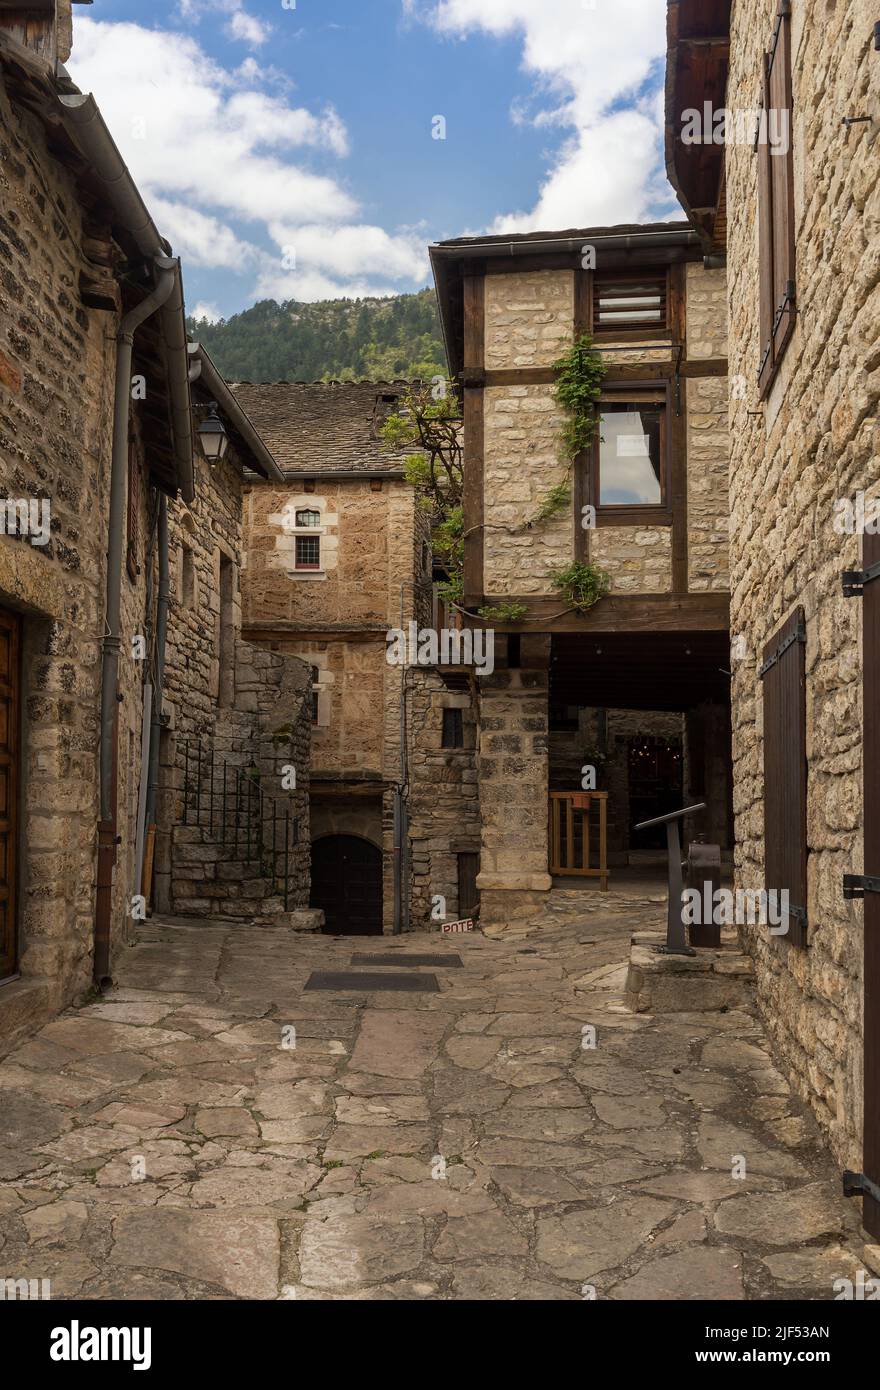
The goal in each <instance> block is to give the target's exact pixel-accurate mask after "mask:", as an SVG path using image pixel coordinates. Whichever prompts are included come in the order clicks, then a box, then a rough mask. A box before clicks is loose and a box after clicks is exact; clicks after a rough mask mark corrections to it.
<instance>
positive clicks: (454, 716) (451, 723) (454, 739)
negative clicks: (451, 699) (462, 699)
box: [443, 709, 464, 748]
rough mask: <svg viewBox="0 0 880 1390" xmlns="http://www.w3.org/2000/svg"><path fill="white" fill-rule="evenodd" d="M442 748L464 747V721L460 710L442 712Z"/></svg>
mask: <svg viewBox="0 0 880 1390" xmlns="http://www.w3.org/2000/svg"><path fill="white" fill-rule="evenodd" d="M443 747H444V748H463V747H464V719H463V716H462V712H461V710H460V709H445V710H444V711H443Z"/></svg>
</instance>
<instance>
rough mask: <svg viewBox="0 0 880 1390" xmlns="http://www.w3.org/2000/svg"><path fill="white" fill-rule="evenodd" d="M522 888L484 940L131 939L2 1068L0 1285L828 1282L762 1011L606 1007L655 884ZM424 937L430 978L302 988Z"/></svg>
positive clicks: (477, 1295) (706, 1291) (441, 1286)
mask: <svg viewBox="0 0 880 1390" xmlns="http://www.w3.org/2000/svg"><path fill="white" fill-rule="evenodd" d="M550 905H551V906H550V911H549V912H548V915H547V916H545V917H544V918H542V919H541V921H540V922H535V923H533V924H531V925H530V927H529V929H523V931H522V932H521V933H517V934H515V935H511V934H509V933H508V934H507V935H505V936H504V937H503V938H497V939H491V938H488V937H484V936H482V935H479V934H477V935H474V936H469V937H457V938H453V939H451V940H450V939H449V938H444V937H439V936H430V937H428V936H425V935H419V936H414V937H412V938H410V939H407V940H405V941H400V940H399V939H394V940H391V941H389V940H388V939H385V940H383V939H381V938H372V939H366V940H364V939H360V940H355V939H353V938H348V939H342V938H335V939H334V938H329V937H321V936H312V937H308V936H305V937H304V936H299V937H297V936H294V935H292V934H291V933H289V932H284V931H280V930H277V929H267V928H258V927H242V926H232V925H222V926H221V925H215V926H205V927H194V926H176V925H171V924H168V925H161V924H158V923H154V924H152V925H151V926H150V927H149V928H148V929H147V931H146V932H145V934H144V939H143V942H142V944H140V945H138V946H136V947H134V948H132V949H131V951H130V952H129V954H128V955H127V957H126V960H125V966H124V970H123V972H122V978H121V980H120V983H119V986H118V987H117V988H116V989H115V990H114V991H113V993H112V994H111V996H110V997H108V998H107V999H106V1000H105V1001H102V1002H99V1003H93V1004H90V1005H88V1006H87V1007H85V1008H82V1009H78V1010H77V1009H69V1010H68V1011H67V1012H66V1013H65V1014H63V1015H62V1016H61V1017H60V1018H59V1019H57V1020H56V1021H55V1022H53V1023H51V1024H49V1025H48V1027H45V1028H44V1029H43V1030H42V1031H41V1032H40V1033H39V1034H38V1035H37V1036H36V1037H34V1038H32V1039H31V1040H30V1041H28V1042H27V1043H25V1044H24V1045H23V1046H21V1047H19V1048H18V1050H17V1051H15V1052H13V1053H12V1054H11V1055H10V1056H9V1057H7V1058H6V1060H5V1061H4V1062H3V1063H2V1064H0V1087H2V1130H0V1175H2V1179H3V1182H2V1185H0V1213H2V1215H0V1248H2V1249H0V1263H2V1270H0V1273H2V1274H3V1275H4V1276H6V1277H11V1276H13V1275H14V1276H15V1277H18V1278H30V1279H50V1280H51V1291H52V1297H53V1299H64V1298H68V1297H85V1298H96V1299H97V1298H114V1297H117V1298H119V1297H121V1298H128V1299H135V1298H149V1299H157V1298H158V1299H168V1298H171V1299H181V1298H189V1299H193V1298H200V1299H203V1298H209V1299H224V1298H230V1297H232V1298H249V1299H277V1298H284V1297H287V1298H291V1297H296V1298H308V1299H330V1298H354V1299H372V1298H378V1299H394V1298H404V1299H503V1300H508V1299H520V1300H522V1299H526V1300H555V1299H580V1298H583V1297H585V1296H587V1297H589V1296H591V1294H590V1289H589V1288H588V1289H587V1290H586V1291H584V1287H583V1286H585V1285H587V1286H592V1287H593V1288H594V1289H595V1292H596V1296H597V1297H599V1298H612V1299H641V1298H661V1299H663V1298H665V1299H695V1298H712V1299H743V1298H746V1299H764V1298H770V1297H797V1298H810V1299H830V1298H833V1297H834V1294H833V1291H832V1284H833V1281H834V1280H835V1278H838V1277H849V1278H854V1277H855V1270H856V1269H857V1268H858V1266H859V1260H858V1250H859V1245H858V1241H857V1238H856V1224H857V1223H856V1222H855V1220H854V1217H853V1213H852V1210H851V1209H850V1208H849V1207H848V1205H847V1204H846V1203H845V1202H844V1201H843V1199H842V1198H840V1197H839V1195H838V1194H839V1187H840V1181H839V1175H838V1174H837V1172H836V1170H835V1169H834V1168H833V1167H832V1165H831V1162H830V1160H829V1158H828V1156H827V1154H826V1153H825V1152H824V1151H823V1149H822V1148H821V1146H820V1145H819V1144H818V1142H817V1138H816V1134H815V1131H814V1127H813V1124H812V1121H811V1119H810V1117H809V1116H808V1115H806V1114H805V1112H804V1109H803V1107H802V1106H801V1105H800V1104H799V1103H798V1102H797V1101H796V1100H794V1099H793V1098H792V1097H791V1095H790V1094H789V1090H788V1087H787V1085H786V1083H785V1081H784V1080H783V1078H782V1077H781V1076H780V1074H779V1072H778V1071H777V1070H776V1069H775V1068H774V1067H773V1065H772V1063H771V1061H770V1058H769V1056H768V1053H767V1050H766V1047H765V1044H764V1041H763V1036H762V1032H761V1028H760V1025H759V1024H758V1023H757V1022H756V1020H755V1019H754V1018H753V1017H752V1016H750V1015H749V1014H748V1013H743V1012H738V1011H737V1010H735V1009H731V1010H729V1011H727V1012H726V1013H722V1014H717V1013H713V1014H705V1015H701V1014H676V1015H665V1016H663V1017H662V1018H657V1019H652V1018H651V1017H649V1016H646V1015H634V1014H632V1013H630V1012H628V1011H627V1010H626V1009H625V1008H624V1007H623V1005H622V1003H621V997H622V987H623V981H624V976H625V961H626V959H627V957H628V949H629V938H630V935H631V933H632V931H633V930H635V929H644V928H646V927H649V926H655V925H656V921H657V917H658V914H659V913H661V912H662V908H661V907H660V906H659V904H658V903H657V902H656V900H655V901H653V902H651V901H649V900H648V899H638V898H630V899H626V898H624V897H622V896H618V895H614V894H609V895H602V896H600V895H598V894H596V895H587V894H577V893H565V892H555V893H554V894H552V895H551V899H550ZM429 950H430V951H434V952H440V953H442V954H444V955H448V956H449V958H450V965H449V967H448V968H446V967H444V968H442V969H438V970H437V971H436V974H437V977H438V980H439V982H440V993H437V994H429V993H404V994H400V993H390V992H382V991H376V992H375V993H372V992H371V993H368V994H350V993H323V992H313V991H309V992H306V993H303V985H304V983H305V981H306V979H307V978H308V976H309V974H310V973H311V971H312V970H314V969H326V968H332V969H350V968H353V967H352V966H351V964H350V962H351V957H352V955H353V954H358V953H361V954H362V953H367V952H376V953H381V954H383V955H387V954H391V953H393V954H394V955H396V956H399V957H400V958H405V957H406V956H408V955H411V954H417V953H424V952H425V951H429ZM456 956H460V957H461V960H462V961H463V968H457V967H455V966H454V965H453V964H452V961H453V959H454V957H456ZM368 968H369V967H368ZM386 968H387V967H386ZM291 1026H292V1027H293V1028H295V1038H294V1036H293V1034H292V1033H291V1032H290V1028H291ZM585 1027H586V1028H587V1030H588V1031H587V1033H586V1034H585V1033H584V1031H583V1030H584V1028H585ZM591 1028H595V1030H596V1046H595V1047H591V1046H589V1043H590V1042H591V1034H590V1032H589V1029H591ZM285 1030H287V1031H286V1032H285ZM294 1041H295V1046H294V1047H291V1046H289V1045H286V1044H289V1043H291V1042H294ZM585 1044H587V1045H586V1046H585ZM440 1156H442V1160H443V1162H441V1157H440ZM444 1162H445V1169H444ZM743 1163H744V1167H745V1176H744V1177H741V1178H737V1177H732V1176H731V1173H732V1171H738V1169H737V1165H738V1164H739V1167H740V1169H741V1167H742V1165H743Z"/></svg>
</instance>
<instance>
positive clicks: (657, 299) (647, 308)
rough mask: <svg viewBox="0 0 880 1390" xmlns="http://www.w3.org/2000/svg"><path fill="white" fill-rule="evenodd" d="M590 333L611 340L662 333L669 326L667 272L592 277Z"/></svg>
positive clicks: (665, 331) (610, 272)
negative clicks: (649, 333) (646, 333)
mask: <svg viewBox="0 0 880 1390" xmlns="http://www.w3.org/2000/svg"><path fill="white" fill-rule="evenodd" d="M591 310H592V332H593V333H594V334H595V333H605V334H609V335H612V336H614V337H619V336H620V335H621V334H622V335H623V336H624V337H626V336H628V335H629V336H636V337H644V335H645V331H646V330H652V331H654V332H656V333H659V334H665V333H667V331H668V326H669V292H668V285H667V278H666V272H665V271H662V272H660V273H659V274H658V273H656V272H655V273H653V274H652V273H651V272H650V271H649V272H648V273H647V274H645V275H639V274H635V273H626V272H615V271H609V272H607V273H606V272H603V273H601V274H599V273H594V274H593V292H592V306H591Z"/></svg>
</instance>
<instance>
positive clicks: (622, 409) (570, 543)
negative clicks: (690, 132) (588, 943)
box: [431, 222, 730, 922]
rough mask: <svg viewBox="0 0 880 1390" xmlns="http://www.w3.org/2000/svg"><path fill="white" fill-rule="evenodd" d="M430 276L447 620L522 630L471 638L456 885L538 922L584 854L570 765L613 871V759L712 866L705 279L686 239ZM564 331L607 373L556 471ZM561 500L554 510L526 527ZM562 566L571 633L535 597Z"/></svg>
mask: <svg viewBox="0 0 880 1390" xmlns="http://www.w3.org/2000/svg"><path fill="white" fill-rule="evenodd" d="M431 256H432V263H433V267H434V274H435V279H436V283H437V290H438V295H439V302H440V310H441V317H442V323H443V331H444V336H445V341H446V348H447V353H448V357H449V363H450V372H451V374H452V375H453V376H454V377H457V378H458V379H459V380H460V381H461V383H462V390H463V411H464V451H465V484H464V529H465V536H466V540H465V559H464V589H465V604H466V607H467V609H468V611H469V612H470V613H472V614H477V613H478V610H479V609H480V608H483V607H488V608H489V610H490V612H491V611H494V612H496V613H498V614H501V615H503V614H504V612H505V611H506V610H505V605H506V606H507V610H508V611H509V607H510V606H511V605H517V606H518V610H519V612H520V614H521V615H522V616H521V617H520V618H519V619H518V620H516V621H507V622H505V621H503V620H501V618H496V619H492V620H491V622H492V626H493V627H494V629H495V630H496V631H497V634H498V636H497V638H496V656H495V668H496V669H495V671H494V674H493V675H491V676H488V677H484V678H482V679H479V680H478V681H477V685H478V688H479V716H478V718H479V731H480V732H479V754H478V775H479V799H480V816H481V866H480V876H479V880H478V885H479V888H480V895H481V904H482V917H483V920H486V921H490V922H493V921H494V922H505V921H511V920H515V919H516V917H517V916H519V915H521V914H522V913H524V912H527V911H529V910H532V909H536V908H539V906H540V902H541V899H542V896H543V894H544V893H545V892H546V891H547V890H548V889H549V887H550V885H551V871H552V872H554V873H561V874H564V873H565V871H566V870H567V869H573V868H577V867H582V866H583V864H584V860H583V849H584V845H583V837H584V836H585V835H588V836H590V837H591V840H592V843H593V845H595V844H596V840H597V835H598V834H599V833H600V832H598V831H597V829H596V826H595V824H594V823H591V821H590V820H589V819H588V818H589V817H591V816H592V817H593V818H594V819H595V813H596V811H597V810H599V809H600V807H599V804H598V803H599V801H600V800H601V798H594V799H593V801H592V802H590V803H585V800H584V798H583V796H582V786H583V785H584V783H582V781H581V777H580V773H581V770H582V769H583V767H584V766H591V767H593V768H594V769H595V771H596V774H597V780H596V781H594V782H593V786H594V787H595V788H596V789H598V790H606V791H608V790H609V788H608V785H605V786H603V782H602V780H601V778H602V775H603V768H604V769H605V772H606V773H607V775H608V777H610V778H611V786H610V793H609V798H608V819H609V821H610V823H611V826H612V830H611V831H610V832H609V839H610V843H611V845H612V851H613V852H614V853H615V854H616V856H617V862H618V863H620V862H621V861H622V860H625V859H627V858H629V856H630V852H631V851H632V852H635V851H637V849H638V846H639V844H640V843H641V844H644V843H645V841H644V840H643V841H641V842H640V841H639V840H638V839H637V838H636V837H634V835H633V830H632V821H633V818H632V816H631V815H630V809H631V808H630V805H629V800H630V798H629V796H628V794H627V789H628V788H629V786H630V781H629V779H630V775H631V772H633V771H637V769H633V768H632V767H631V766H627V761H628V759H629V753H630V747H632V749H633V750H636V749H637V750H638V751H639V753H641V752H644V753H645V755H646V756H647V757H652V758H653V759H654V765H655V776H654V778H653V791H652V793H651V795H652V797H653V805H652V802H651V800H650V799H648V800H647V804H646V799H645V792H646V790H647V781H648V780H649V779H645V780H644V782H643V786H642V791H641V792H640V795H641V802H640V805H641V810H642V811H644V810H646V809H653V811H654V813H655V814H661V813H664V812H665V811H667V810H669V809H678V807H679V806H681V805H682V802H684V803H690V802H695V801H706V802H707V803H708V809H707V812H706V813H705V815H704V816H702V817H700V819H699V820H697V819H696V818H695V819H694V824H693V825H692V826H689V827H688V828H689V830H690V831H691V832H692V833H700V832H702V833H704V834H705V835H706V838H708V839H709V840H710V841H715V842H719V843H721V844H722V846H725V847H727V846H729V845H730V814H729V795H730V787H729V754H728V752H727V748H728V743H727V740H728V738H729V734H728V717H729V689H728V685H729V678H728V669H727V668H728V637H727V628H728V598H729V595H728V562H727V522H726V512H727V461H728V439H727V347H726V303H725V281H724V274H723V271H721V270H719V269H716V268H713V267H712V266H711V265H710V266H709V267H707V266H706V265H705V264H704V259H703V249H702V246H701V243H700V239H699V237H698V235H697V233H696V232H695V231H694V229H693V228H692V227H691V226H690V225H689V224H688V223H684V222H681V223H670V224H658V225H647V226H638V227H636V226H626V227H611V228H593V229H587V230H584V231H566V232H557V233H544V232H542V233H535V234H528V235H523V236H516V237H513V238H511V237H487V238H482V239H474V238H462V239H458V240H454V241H448V242H443V243H440V244H439V245H436V246H433V247H432V248H431ZM584 333H589V334H591V336H592V339H593V342H594V345H595V347H596V349H597V350H598V352H599V353H600V354H601V360H602V363H603V366H604V369H605V370H604V376H603V380H602V387H601V391H602V395H601V404H600V409H601V430H600V434H601V438H597V439H596V441H595V444H594V446H593V448H592V449H590V450H587V451H584V452H583V453H581V454H579V455H578V456H577V457H576V458H574V459H571V458H569V457H566V456H565V452H564V449H563V448H562V446H561V443H560V428H561V426H562V424H563V416H562V412H561V408H560V406H559V405H558V403H557V400H556V398H555V394H554V381H555V379H556V373H555V371H554V367H553V364H554V363H555V362H556V361H557V359H558V358H559V357H560V356H561V354H562V353H563V352H564V351H565V350H566V349H567V348H568V347H570V346H571V345H572V344H573V343H574V342H575V341H576V340H577V339H579V338H580V337H581V335H582V334H584ZM559 488H563V489H567V497H568V501H567V503H566V504H565V506H564V507H562V508H561V509H556V510H554V511H552V513H551V514H550V515H549V516H543V517H542V516H539V513H541V512H542V510H543V503H544V501H545V500H546V499H547V497H548V496H549V495H550V494H551V493H552V492H553V490H554V489H559ZM591 509H592V511H591ZM574 564H580V565H588V564H589V565H592V566H594V567H596V568H597V569H599V570H601V571H603V572H604V573H605V575H607V578H608V583H609V589H608V593H607V595H606V596H605V597H602V598H600V599H599V601H598V602H597V603H595V605H594V606H592V607H589V608H588V609H587V610H585V611H581V610H579V609H578V608H577V606H576V604H575V603H574V602H573V601H572V600H571V599H566V597H565V595H564V593H561V592H560V591H558V590H557V589H556V588H555V587H554V579H555V578H556V576H558V575H560V574H561V573H563V572H565V571H566V570H567V569H569V567H571V566H572V565H574ZM471 621H473V622H474V623H475V624H476V625H477V626H479V625H480V624H479V619H478V618H473V619H471ZM487 621H488V620H487ZM616 721H617V724H616V726H615V722H616ZM609 736H610V738H611V744H610V745H609V742H608V740H609ZM618 736H619V737H620V738H621V739H622V740H623V743H624V745H625V746H626V754H625V755H624V754H623V752H622V751H621V752H618V746H617V743H616V739H617V737H618ZM652 740H653V742H652ZM630 741H631V743H630ZM661 744H662V745H663V746H664V747H666V748H667V749H668V751H669V758H668V760H667V763H668V765H662V760H658V758H659V749H660V746H661ZM719 748H720V750H721V756H720V757H716V756H715V752H714V750H717V749H719ZM609 751H610V757H609ZM655 752H657V754H658V756H657V757H654V754H655ZM673 754H677V756H678V764H677V770H676V768H675V765H674V764H675V760H674V758H673ZM615 769H616V770H615ZM683 769H684V771H683ZM588 776H589V774H588ZM636 781H637V778H636ZM673 792H674V799H675V800H676V801H677V803H678V804H677V805H676V806H675V807H670V806H669V805H668V804H666V802H667V801H668V797H669V795H671V794H672V793H673ZM548 793H549V800H550V801H551V802H553V803H554V806H555V807H556V808H557V809H556V810H554V815H557V814H558V815H560V816H561V818H562V820H561V825H562V828H561V830H560V831H557V832H556V833H555V834H554V833H553V832H552V831H551V833H550V836H549V840H548V825H550V824H552V822H551V821H550V817H548ZM636 799H638V798H636ZM645 818H646V819H650V816H646V817H645Z"/></svg>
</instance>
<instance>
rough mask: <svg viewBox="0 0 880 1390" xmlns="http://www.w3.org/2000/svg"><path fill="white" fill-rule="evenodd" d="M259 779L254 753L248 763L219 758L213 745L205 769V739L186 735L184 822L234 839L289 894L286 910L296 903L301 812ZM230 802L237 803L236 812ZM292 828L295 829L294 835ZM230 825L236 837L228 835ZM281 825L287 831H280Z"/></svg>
mask: <svg viewBox="0 0 880 1390" xmlns="http://www.w3.org/2000/svg"><path fill="white" fill-rule="evenodd" d="M193 742H194V743H195V746H196V747H195V753H194V754H193V753H192V752H191V748H190V745H191V743H193ZM193 763H195V778H194V779H191V777H190V768H191V766H192V764H193ZM218 763H222V769H223V777H222V783H221V784H220V790H219V792H218V791H215V781H217V782H219V781H220V779H219V778H218V777H216V776H215V768H217V766H218ZM208 771H209V780H208V791H207V795H206V796H204V783H205V779H206V775H207V773H208ZM259 779H260V772H259V768H258V767H257V765H256V763H255V762H254V761H253V756H252V757H251V762H250V764H249V765H248V766H247V767H246V768H244V767H242V766H241V765H240V764H239V763H234V762H230V760H229V759H228V758H223V759H220V760H218V759H217V758H216V757H215V756H214V750H213V748H212V750H211V758H210V765H209V769H205V768H204V767H203V759H202V740H201V739H195V740H190V739H185V740H184V759H183V817H182V824H183V825H196V826H199V827H200V828H201V829H202V830H207V832H208V834H209V836H210V837H211V839H212V840H215V842H216V836H217V834H219V843H220V844H221V845H226V844H227V843H229V844H231V846H232V848H233V850H234V853H235V855H236V856H239V854H240V853H241V857H242V858H243V860H244V862H245V863H248V864H253V863H259V865H260V874H261V876H262V877H264V878H267V879H268V880H269V882H270V886H271V887H272V889H273V890H276V889H278V890H280V892H281V893H282V894H283V898H284V910H285V912H287V911H289V908H290V897H291V884H290V876H291V875H290V850H291V846H292V845H297V844H299V816H297V815H292V814H291V810H290V806H289V804H288V805H285V804H284V803H283V802H282V801H281V800H280V799H279V798H278V797H275V796H271V795H270V794H269V793H268V792H266V791H264V790H263V788H262V786H261V785H260V780H259ZM218 797H219V801H220V806H219V810H218V815H217V830H216V831H215V826H214V822H215V815H214V810H215V801H216V799H217V798H218ZM203 799H205V800H207V803H208V807H207V813H208V824H207V826H205V824H204V821H203V818H202V817H203V805H202V802H203ZM193 803H194V804H193ZM255 803H256V810H255ZM230 805H231V806H232V814H231V816H230V810H229V808H230ZM191 813H193V815H194V819H193V820H190V814H191ZM230 820H231V827H230ZM269 826H271V834H270V835H269V836H268V838H269V844H268V845H267V844H266V839H267V834H266V832H267V828H268V827H269ZM291 828H292V829H293V838H292V839H291ZM230 829H231V837H230V838H229V839H227V836H228V834H229V832H230ZM279 829H281V831H282V834H281V836H280V837H279ZM279 838H280V843H279ZM267 854H268V856H269V857H270V859H271V869H269V868H267V867H266V859H265V856H266V855H267Z"/></svg>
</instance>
